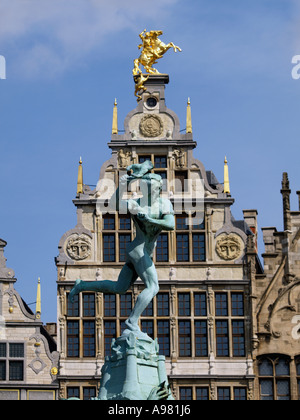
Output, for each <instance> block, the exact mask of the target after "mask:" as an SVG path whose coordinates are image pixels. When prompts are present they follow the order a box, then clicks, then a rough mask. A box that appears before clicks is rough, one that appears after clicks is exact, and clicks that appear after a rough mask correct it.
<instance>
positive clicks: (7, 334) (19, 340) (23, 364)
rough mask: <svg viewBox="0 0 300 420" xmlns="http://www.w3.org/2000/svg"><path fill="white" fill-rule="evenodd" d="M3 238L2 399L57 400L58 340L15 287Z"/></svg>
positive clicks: (0, 266) (0, 313)
mask: <svg viewBox="0 0 300 420" xmlns="http://www.w3.org/2000/svg"><path fill="white" fill-rule="evenodd" d="M5 246H6V242H5V241H3V240H2V239H0V400H55V399H57V396H58V382H57V380H56V378H57V373H58V362H59V354H58V352H57V351H56V343H55V342H54V341H53V339H52V338H51V337H50V336H49V335H48V333H47V331H46V330H45V329H44V327H43V324H42V322H41V320H40V314H36V315H35V314H33V313H32V311H31V310H30V309H29V307H28V306H27V305H26V303H25V302H24V301H23V300H22V298H21V296H20V295H19V294H18V292H17V291H16V289H15V287H14V286H15V283H16V279H15V277H14V275H15V273H14V271H13V270H12V269H9V268H7V267H6V259H5V257H4V247H5Z"/></svg>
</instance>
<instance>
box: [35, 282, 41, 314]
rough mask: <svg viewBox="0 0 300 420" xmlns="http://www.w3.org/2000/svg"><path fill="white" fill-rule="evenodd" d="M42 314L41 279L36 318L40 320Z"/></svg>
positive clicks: (38, 287) (38, 288)
mask: <svg viewBox="0 0 300 420" xmlns="http://www.w3.org/2000/svg"><path fill="white" fill-rule="evenodd" d="M41 313H42V300H41V279H40V278H39V279H38V286H37V294H36V309H35V316H36V318H38V319H40V318H41Z"/></svg>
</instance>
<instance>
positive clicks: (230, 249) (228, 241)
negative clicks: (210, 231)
mask: <svg viewBox="0 0 300 420" xmlns="http://www.w3.org/2000/svg"><path fill="white" fill-rule="evenodd" d="M216 251H217V254H218V255H219V257H220V258H222V260H226V261H231V260H236V259H237V258H238V257H239V256H240V255H241V252H242V247H241V242H240V239H239V237H238V235H234V234H230V235H226V236H222V237H221V238H220V239H218V240H217V244H216Z"/></svg>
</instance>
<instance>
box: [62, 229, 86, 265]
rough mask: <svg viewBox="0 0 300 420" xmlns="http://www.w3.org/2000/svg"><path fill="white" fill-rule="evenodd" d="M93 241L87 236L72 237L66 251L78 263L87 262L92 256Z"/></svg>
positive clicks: (76, 235)
mask: <svg viewBox="0 0 300 420" xmlns="http://www.w3.org/2000/svg"><path fill="white" fill-rule="evenodd" d="M91 248H92V246H91V240H90V238H89V237H88V236H87V235H79V234H75V235H72V236H71V237H70V238H69V239H68V242H67V245H66V251H67V253H68V255H69V257H70V258H72V259H73V260H76V261H80V260H85V259H87V258H88V257H89V256H90V255H91Z"/></svg>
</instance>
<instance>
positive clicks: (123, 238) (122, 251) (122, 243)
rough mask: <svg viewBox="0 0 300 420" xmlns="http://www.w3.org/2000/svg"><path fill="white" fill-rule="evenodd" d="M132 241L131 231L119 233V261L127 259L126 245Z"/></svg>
mask: <svg viewBox="0 0 300 420" xmlns="http://www.w3.org/2000/svg"><path fill="white" fill-rule="evenodd" d="M130 241H131V234H130V233H122V234H120V235H119V261H120V262H125V261H126V246H127V244H129V242H130Z"/></svg>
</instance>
